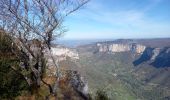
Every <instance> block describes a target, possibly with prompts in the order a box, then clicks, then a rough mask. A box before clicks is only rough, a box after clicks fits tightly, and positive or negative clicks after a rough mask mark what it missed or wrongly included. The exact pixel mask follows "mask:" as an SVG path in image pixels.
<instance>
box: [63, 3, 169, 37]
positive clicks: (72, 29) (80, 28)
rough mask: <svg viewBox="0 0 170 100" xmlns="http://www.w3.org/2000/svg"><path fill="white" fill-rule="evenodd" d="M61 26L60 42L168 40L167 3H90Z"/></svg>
mask: <svg viewBox="0 0 170 100" xmlns="http://www.w3.org/2000/svg"><path fill="white" fill-rule="evenodd" d="M64 25H65V26H66V27H67V28H68V32H66V33H65V35H64V37H63V39H117V38H162V37H170V0H91V1H90V2H89V3H88V4H87V5H85V6H84V7H83V8H81V9H80V10H78V11H77V12H75V13H73V14H71V15H70V16H68V17H67V18H66V19H65V22H64Z"/></svg>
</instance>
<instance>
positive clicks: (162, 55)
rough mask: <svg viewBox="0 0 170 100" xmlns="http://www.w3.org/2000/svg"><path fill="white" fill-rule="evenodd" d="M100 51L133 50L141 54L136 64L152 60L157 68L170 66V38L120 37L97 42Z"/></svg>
mask: <svg viewBox="0 0 170 100" xmlns="http://www.w3.org/2000/svg"><path fill="white" fill-rule="evenodd" d="M96 47H97V51H98V52H105V53H106V52H108V53H118V52H131V53H135V54H139V55H140V57H139V58H138V59H136V60H135V61H134V62H133V64H134V65H135V66H137V65H139V64H141V63H144V62H150V65H153V66H155V67H157V68H159V67H170V39H168V38H167V39H139V40H133V39H119V40H115V41H106V42H98V43H96Z"/></svg>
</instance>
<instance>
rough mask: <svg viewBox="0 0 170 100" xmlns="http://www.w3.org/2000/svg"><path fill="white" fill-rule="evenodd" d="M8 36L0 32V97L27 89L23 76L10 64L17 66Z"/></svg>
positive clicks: (14, 94)
mask: <svg viewBox="0 0 170 100" xmlns="http://www.w3.org/2000/svg"><path fill="white" fill-rule="evenodd" d="M12 49H13V48H12V46H11V41H10V37H9V36H7V35H5V34H4V33H2V32H1V33H0V99H2V98H12V97H15V96H17V95H19V94H20V93H21V91H23V90H26V89H28V87H27V83H26V81H25V80H24V78H23V77H22V76H21V75H20V74H18V73H17V72H16V71H14V70H13V69H12V68H11V66H18V62H19V61H18V60H17V57H16V56H15V55H14V54H12Z"/></svg>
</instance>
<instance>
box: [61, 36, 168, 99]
mask: <svg viewBox="0 0 170 100" xmlns="http://www.w3.org/2000/svg"><path fill="white" fill-rule="evenodd" d="M99 44H100V45H99ZM169 44H170V39H165V40H164V39H151V40H149V39H142V40H123V39H122V40H115V41H106V42H97V43H93V44H89V45H83V46H79V47H77V50H78V53H79V60H77V61H71V60H69V59H67V61H63V62H62V63H61V65H63V66H66V67H67V68H68V69H74V70H78V71H79V72H80V73H81V74H82V75H83V76H84V77H85V78H86V80H87V81H88V84H89V89H90V91H91V92H92V94H93V93H95V91H97V90H98V89H103V90H105V91H106V92H107V94H108V95H109V97H110V98H111V99H113V98H114V99H115V100H125V99H127V100H136V99H142V100H143V99H144V100H151V99H152V100H169V98H170V91H169V89H170V84H169V83H170V80H169V76H170V65H169V55H170V54H169V49H168V47H169ZM149 48H151V49H149ZM139 51H140V52H139Z"/></svg>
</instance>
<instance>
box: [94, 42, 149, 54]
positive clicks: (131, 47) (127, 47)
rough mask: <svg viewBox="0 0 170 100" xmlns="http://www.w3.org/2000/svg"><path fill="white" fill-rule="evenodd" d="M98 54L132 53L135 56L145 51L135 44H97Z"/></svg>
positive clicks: (143, 47)
mask: <svg viewBox="0 0 170 100" xmlns="http://www.w3.org/2000/svg"><path fill="white" fill-rule="evenodd" d="M97 47H98V51H99V52H111V53H116V52H129V51H131V52H134V53H137V54H142V53H143V51H144V50H145V48H146V47H145V46H144V45H140V44H136V43H130V44H128V43H123V44H122V43H97Z"/></svg>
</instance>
